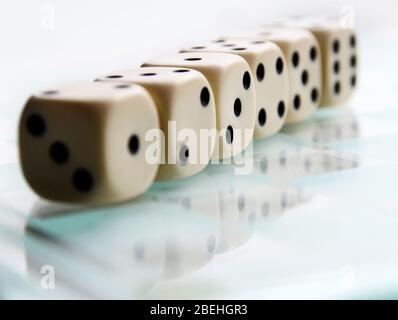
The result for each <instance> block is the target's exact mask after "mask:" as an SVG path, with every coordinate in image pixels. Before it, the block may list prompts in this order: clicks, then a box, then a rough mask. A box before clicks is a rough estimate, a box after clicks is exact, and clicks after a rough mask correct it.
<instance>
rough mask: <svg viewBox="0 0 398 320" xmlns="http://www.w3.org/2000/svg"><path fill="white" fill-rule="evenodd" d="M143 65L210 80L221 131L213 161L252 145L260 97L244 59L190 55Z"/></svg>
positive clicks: (157, 60)
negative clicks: (196, 74) (193, 73)
mask: <svg viewBox="0 0 398 320" xmlns="http://www.w3.org/2000/svg"><path fill="white" fill-rule="evenodd" d="M143 66H144V67H150V66H174V67H180V68H191V69H195V70H197V71H199V72H201V73H202V74H203V75H204V76H205V77H206V78H207V80H208V81H209V83H210V85H211V87H212V89H213V93H214V99H215V106H216V115H217V117H216V119H217V130H218V137H217V139H216V143H215V147H214V152H213V155H212V159H224V158H230V157H231V156H233V155H235V154H238V153H240V152H241V151H242V150H244V149H245V148H246V147H247V146H248V145H249V143H250V142H251V140H252V137H253V129H254V118H255V113H256V112H255V111H256V97H255V90H254V85H253V77H252V74H251V71H250V67H249V65H248V64H247V62H246V61H245V60H244V59H243V58H241V57H239V56H237V55H233V54H226V53H215V52H190V53H179V54H175V55H173V56H170V57H161V58H158V59H153V60H149V61H146V62H145V63H144V64H143Z"/></svg>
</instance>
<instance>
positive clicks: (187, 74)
mask: <svg viewBox="0 0 398 320" xmlns="http://www.w3.org/2000/svg"><path fill="white" fill-rule="evenodd" d="M97 81H108V82H109V81H118V82H120V81H122V82H124V83H138V84H140V85H142V86H143V87H144V88H145V89H146V90H148V92H149V93H150V94H151V96H152V97H153V98H154V100H155V102H156V107H157V109H158V112H159V118H160V122H161V129H162V131H163V134H164V138H165V139H164V142H165V143H164V144H162V150H161V151H160V152H161V154H162V164H161V165H160V167H159V172H158V175H157V179H158V180H166V179H179V178H184V177H189V176H191V175H193V174H195V173H198V172H200V171H201V170H203V169H204V168H205V167H206V165H207V164H208V162H209V161H210V157H211V155H212V152H213V149H214V142H215V140H216V133H217V132H216V110H215V104H214V97H213V92H212V89H211V87H210V84H209V82H208V81H207V80H206V78H205V77H204V76H203V75H202V74H201V73H200V72H197V71H195V70H192V69H187V68H175V67H173V68H167V67H166V68H158V67H153V68H136V69H130V70H121V71H116V72H112V73H110V74H106V75H103V76H101V77H99V78H98V79H97ZM170 126H174V128H175V129H173V130H175V135H174V133H173V132H172V131H171V129H170V130H169V127H170ZM185 132H187V133H188V134H190V133H191V134H192V136H190V137H186V138H184V137H185ZM201 132H205V133H206V134H205V138H202V136H201ZM178 136H179V137H181V138H178ZM176 137H177V139H176ZM201 139H203V140H205V141H203V140H201ZM202 142H203V144H202Z"/></svg>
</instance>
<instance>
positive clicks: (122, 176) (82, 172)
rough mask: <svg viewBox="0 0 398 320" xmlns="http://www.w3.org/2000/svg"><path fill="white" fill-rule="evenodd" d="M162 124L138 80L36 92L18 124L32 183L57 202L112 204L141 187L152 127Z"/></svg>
mask: <svg viewBox="0 0 398 320" xmlns="http://www.w3.org/2000/svg"><path fill="white" fill-rule="evenodd" d="M156 128H159V119H158V115H157V111H156V107H155V103H154V101H153V99H152V97H151V96H150V95H149V94H148V92H147V91H146V90H145V89H144V88H142V87H140V86H138V85H126V84H123V83H99V82H95V83H87V84H77V85H69V86H63V87H59V88H55V89H52V90H48V91H44V92H41V93H39V94H37V95H34V96H32V97H31V98H30V99H29V100H28V102H27V103H26V105H25V108H24V110H23V113H22V116H21V119H20V123H19V145H20V160H21V165H22V171H23V174H24V176H25V178H26V180H27V181H28V183H29V185H30V186H31V188H32V189H33V190H34V191H35V192H36V193H38V194H39V195H41V196H42V197H43V198H46V199H49V200H55V201H60V202H76V203H109V202H116V201H123V200H127V199H130V198H133V197H135V196H138V195H139V194H141V193H143V192H144V191H145V190H146V189H147V188H148V187H149V186H150V185H151V184H152V182H153V180H154V178H155V176H156V173H157V169H158V164H157V163H148V161H146V158H145V149H146V148H147V147H148V142H146V141H145V134H146V132H147V131H148V130H151V129H156Z"/></svg>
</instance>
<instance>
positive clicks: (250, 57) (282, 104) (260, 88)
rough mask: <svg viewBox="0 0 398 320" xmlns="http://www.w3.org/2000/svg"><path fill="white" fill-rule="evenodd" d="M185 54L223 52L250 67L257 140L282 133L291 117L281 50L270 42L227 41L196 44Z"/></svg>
mask: <svg viewBox="0 0 398 320" xmlns="http://www.w3.org/2000/svg"><path fill="white" fill-rule="evenodd" d="M181 52H223V53H231V54H236V55H239V56H241V57H242V58H243V59H245V60H246V62H247V63H248V64H249V66H250V69H251V72H252V74H253V85H254V87H255V90H256V107H257V108H256V118H255V128H254V138H255V139H262V138H265V137H268V136H270V135H272V134H274V133H276V132H278V131H279V130H280V129H281V127H282V126H283V124H284V122H285V119H286V115H287V103H288V101H289V76H288V71H287V68H286V61H285V58H284V56H283V52H282V51H281V49H280V48H279V47H278V46H277V45H276V44H275V43H272V42H270V41H258V40H257V41H256V40H244V39H240V40H239V39H235V40H234V41H227V40H224V39H220V40H216V41H212V42H208V43H201V44H196V45H193V46H190V47H187V48H184V49H183V50H181Z"/></svg>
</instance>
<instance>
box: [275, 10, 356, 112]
mask: <svg viewBox="0 0 398 320" xmlns="http://www.w3.org/2000/svg"><path fill="white" fill-rule="evenodd" d="M278 25H280V26H281V25H283V26H296V27H301V28H305V29H307V30H309V31H310V32H311V33H312V34H313V35H314V36H315V37H316V39H317V40H318V43H319V46H320V48H321V52H322V73H323V90H322V100H321V105H322V106H328V105H337V104H341V103H342V102H344V101H346V100H347V99H348V98H349V97H350V96H351V94H352V92H353V90H354V88H355V87H356V85H357V64H358V52H357V37H356V34H355V31H354V30H353V29H352V28H349V27H346V26H342V25H341V23H340V21H339V19H320V18H311V17H302V18H299V17H297V18H295V19H292V20H288V21H284V22H283V23H282V22H280V23H279V24H278Z"/></svg>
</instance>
